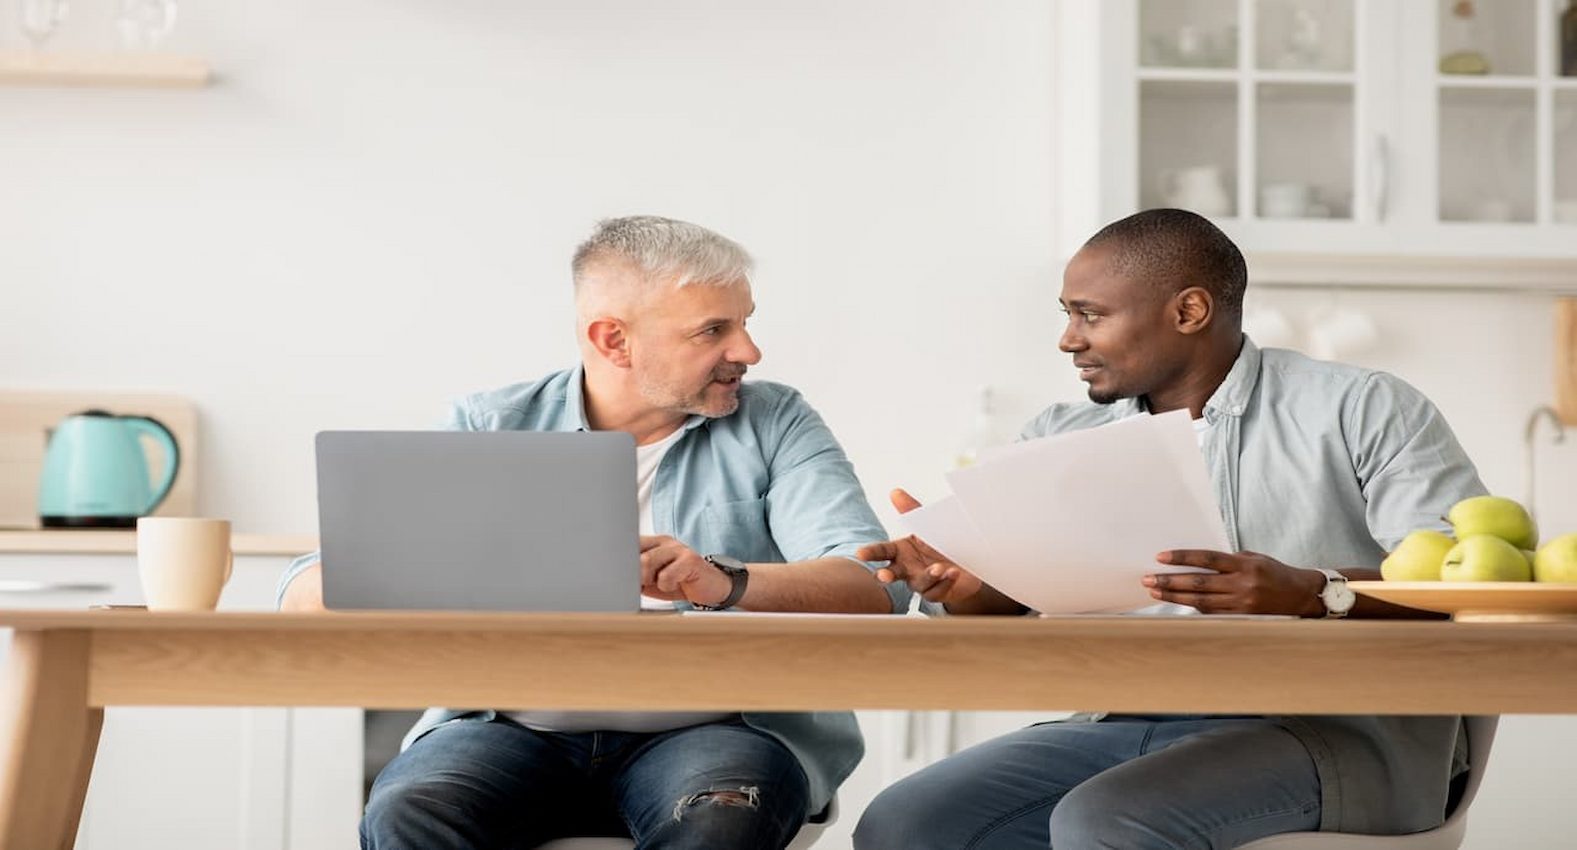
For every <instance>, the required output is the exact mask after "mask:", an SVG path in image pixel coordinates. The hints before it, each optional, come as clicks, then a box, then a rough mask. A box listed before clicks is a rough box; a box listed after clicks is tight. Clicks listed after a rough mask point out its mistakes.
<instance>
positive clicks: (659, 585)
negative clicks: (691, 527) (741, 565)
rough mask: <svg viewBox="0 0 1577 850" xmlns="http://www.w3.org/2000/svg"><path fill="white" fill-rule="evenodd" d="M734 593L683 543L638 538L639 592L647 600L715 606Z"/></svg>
mask: <svg viewBox="0 0 1577 850" xmlns="http://www.w3.org/2000/svg"><path fill="white" fill-rule="evenodd" d="M733 589H734V582H733V580H732V579H730V578H729V577H728V576H727V575H725V574H724V573H723V571H722V570H720V569H718V568H717V567H716V566H714V565H713V564H712V562H710V561H708V560H707V559H705V558H703V557H701V556H700V555H697V554H696V553H695V552H694V551H693V550H691V549H690V547H688V546H686V545H684V544H683V543H680V542H679V541H677V540H675V539H673V538H672V537H667V536H657V537H647V536H642V537H641V592H642V593H644V594H646V595H647V596H650V597H653V598H655V599H668V600H679V599H683V600H686V601H688V602H691V603H699V604H701V605H718V604H720V603H722V601H723V600H724V599H727V598H728V594H729V592H730V591H732V590H733Z"/></svg>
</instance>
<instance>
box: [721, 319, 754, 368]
mask: <svg viewBox="0 0 1577 850" xmlns="http://www.w3.org/2000/svg"><path fill="white" fill-rule="evenodd" d="M728 359H729V360H730V361H732V362H734V363H743V364H745V365H746V366H754V365H756V364H757V363H760V362H761V349H759V348H757V347H756V341H755V340H753V339H751V338H750V331H747V330H744V329H743V328H741V329H740V331H739V338H738V339H737V340H735V342H734V345H733V347H732V349H731V350H730V351H729V352H728Z"/></svg>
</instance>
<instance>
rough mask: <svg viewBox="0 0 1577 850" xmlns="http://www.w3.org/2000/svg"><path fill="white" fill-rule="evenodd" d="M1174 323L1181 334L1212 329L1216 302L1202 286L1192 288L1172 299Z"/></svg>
mask: <svg viewBox="0 0 1577 850" xmlns="http://www.w3.org/2000/svg"><path fill="white" fill-rule="evenodd" d="M1172 309H1173V311H1174V312H1173V315H1172V322H1173V324H1174V325H1175V326H1176V328H1177V330H1178V332H1179V333H1185V334H1195V333H1199V332H1200V331H1202V330H1204V329H1205V328H1208V327H1210V320H1211V319H1214V318H1215V315H1216V301H1215V299H1214V298H1212V297H1211V295H1210V291H1209V290H1208V289H1205V288H1204V287H1202V286H1190V287H1188V288H1187V289H1184V290H1183V291H1181V292H1179V293H1177V296H1176V297H1174V298H1173V299H1172Z"/></svg>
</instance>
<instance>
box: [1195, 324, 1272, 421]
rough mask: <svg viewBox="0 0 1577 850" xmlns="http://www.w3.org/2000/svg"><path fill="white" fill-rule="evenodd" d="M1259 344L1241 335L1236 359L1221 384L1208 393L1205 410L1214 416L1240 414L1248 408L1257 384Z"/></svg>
mask: <svg viewBox="0 0 1577 850" xmlns="http://www.w3.org/2000/svg"><path fill="white" fill-rule="evenodd" d="M1260 359H1261V358H1260V351H1259V346H1257V345H1255V344H1254V341H1253V340H1251V339H1249V338H1248V334H1244V335H1243V348H1242V349H1241V350H1239V351H1238V359H1237V361H1236V362H1234V363H1233V364H1232V368H1231V370H1229V371H1228V372H1227V376H1226V377H1225V378H1223V379H1222V381H1221V386H1219V387H1216V391H1215V392H1213V393H1211V394H1210V400H1209V401H1207V402H1205V410H1206V411H1208V412H1209V413H1213V414H1215V415H1216V416H1242V415H1243V411H1245V410H1247V409H1248V400H1249V397H1250V396H1252V395H1253V394H1254V388H1255V387H1257V386H1258V385H1259V363H1260Z"/></svg>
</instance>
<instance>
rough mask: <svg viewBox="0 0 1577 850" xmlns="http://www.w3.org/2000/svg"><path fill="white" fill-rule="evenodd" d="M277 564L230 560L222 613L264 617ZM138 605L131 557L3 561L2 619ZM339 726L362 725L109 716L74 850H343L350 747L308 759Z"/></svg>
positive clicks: (139, 711)
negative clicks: (12, 614) (5, 614)
mask: <svg viewBox="0 0 1577 850" xmlns="http://www.w3.org/2000/svg"><path fill="white" fill-rule="evenodd" d="M288 560H289V559H288V558H286V557H282V556H246V555H242V556H238V557H237V558H236V560H235V571H234V574H233V575H232V577H231V580H230V583H229V584H228V585H227V586H226V588H225V592H224V595H223V597H222V598H221V600H220V603H219V605H220V608H222V609H231V610H269V609H272V608H273V606H274V583H275V581H276V580H277V579H278V577H279V575H280V573H281V571H282V570H283V569H284V567H285V564H286V563H287V562H288ZM141 601H142V594H141V590H140V589H139V587H138V582H137V569H136V559H135V556H133V555H131V554H113V553H110V554H54V553H51V554H38V553H14V552H6V553H0V605H5V606H10V607H18V608H82V607H86V606H88V605H90V604H96V603H103V602H120V603H131V604H137V603H140V602H141ZM9 643H10V632H9V631H7V630H0V651H3V650H4V649H6V648H8V646H9ZM0 657H3V656H0ZM0 663H3V662H0ZM348 715H354V716H355V718H356V721H357V725H358V727H359V715H360V712H359V711H355V710H350V711H347V710H344V709H285V708H110V709H107V710H106V711H105V713H104V730H103V733H102V735H101V736H100V739H99V747H98V753H97V757H96V759H95V761H94V767H93V779H92V782H91V783H90V784H89V786H88V795H87V800H86V803H85V804H84V806H83V813H82V822H81V826H80V828H79V830H78V834H77V843H76V847H77V850H106V849H107V848H113V850H142V848H147V850H155V848H157V850H211V848H217V847H224V848H236V850H319V848H322V850H327V848H331V847H332V848H340V847H345V846H347V845H349V844H353V843H354V841H355V834H356V832H355V829H356V820H357V817H358V816H359V812H360V803H361V799H360V770H359V768H360V759H359V755H360V752H359V745H354V742H352V744H353V745H352V746H351V747H350V748H349V749H348V750H322V749H319V748H320V747H321V746H322V745H323V744H324V743H325V739H329V740H332V742H333V744H334V745H336V746H339V745H342V744H343V740H342V737H343V736H336V735H335V734H334V733H335V732H336V731H337V730H338V729H339V728H341V727H343V726H345V725H346V717H347V716H348ZM0 746H4V743H3V742H0Z"/></svg>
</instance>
